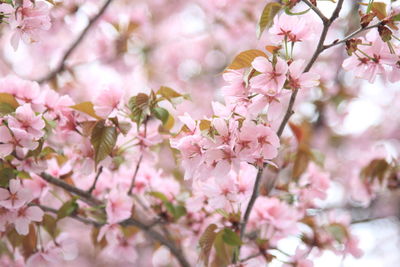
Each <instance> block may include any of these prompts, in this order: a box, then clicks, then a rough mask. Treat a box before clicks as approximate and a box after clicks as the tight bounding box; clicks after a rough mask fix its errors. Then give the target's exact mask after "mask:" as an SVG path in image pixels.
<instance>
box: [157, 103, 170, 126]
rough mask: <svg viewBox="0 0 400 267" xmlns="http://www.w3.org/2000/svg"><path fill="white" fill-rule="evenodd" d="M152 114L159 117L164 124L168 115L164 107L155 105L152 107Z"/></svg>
mask: <svg viewBox="0 0 400 267" xmlns="http://www.w3.org/2000/svg"><path fill="white" fill-rule="evenodd" d="M153 113H154V116H156V118H157V119H159V120H160V121H161V122H162V123H163V124H166V123H167V121H168V117H169V112H168V110H166V109H165V108H162V107H155V108H153Z"/></svg>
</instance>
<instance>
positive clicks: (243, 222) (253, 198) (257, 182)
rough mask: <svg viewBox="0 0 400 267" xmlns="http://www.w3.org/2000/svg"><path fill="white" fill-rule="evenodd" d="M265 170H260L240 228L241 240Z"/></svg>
mask: <svg viewBox="0 0 400 267" xmlns="http://www.w3.org/2000/svg"><path fill="white" fill-rule="evenodd" d="M263 170H264V168H258V172H257V177H256V181H255V182H254V187H253V193H252V194H251V197H250V201H249V204H248V205H247V208H246V211H245V213H244V217H243V221H242V223H241V226H240V239H242V238H243V235H244V233H245V232H246V226H247V222H248V221H249V217H250V213H251V210H252V209H253V206H254V203H255V202H256V199H257V197H258V191H259V188H260V182H261V177H262V174H263Z"/></svg>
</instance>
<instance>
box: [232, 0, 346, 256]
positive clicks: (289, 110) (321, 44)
mask: <svg viewBox="0 0 400 267" xmlns="http://www.w3.org/2000/svg"><path fill="white" fill-rule="evenodd" d="M343 2H344V0H339V1H338V4H337V6H336V8H335V10H334V11H333V13H332V16H331V18H330V19H329V20H323V24H324V27H323V29H322V32H321V36H320V38H319V41H318V45H317V48H316V50H315V52H314V54H313V55H312V57H311V59H310V61H309V62H308V64H307V66H306V67H305V69H304V71H303V72H308V71H309V70H310V69H311V67H312V66H313V65H314V63H315V61H316V60H317V58H318V56H319V55H320V54H321V53H322V51H324V50H325V49H324V42H325V39H326V36H327V34H328V30H329V27H330V26H331V25H332V23H333V22H334V21H335V20H336V18H337V17H338V16H339V12H340V10H341V9H342V6H343ZM297 93H298V90H297V89H295V90H294V91H293V92H292V95H291V96H290V101H289V105H288V107H287V110H286V113H285V115H284V117H283V119H282V122H281V124H280V125H279V128H278V131H277V135H278V136H279V137H280V136H281V135H282V133H283V130H284V129H285V127H286V124H287V123H288V121H289V119H290V117H291V116H292V114H293V113H294V111H293V106H294V103H295V101H296V96H297ZM266 166H267V164H264V167H263V168H260V169H259V170H258V173H257V177H256V181H255V183H254V188H253V193H252V195H251V197H250V201H249V204H248V206H247V208H246V211H245V215H244V218H243V221H242V223H241V229H240V237H241V238H242V237H243V236H244V234H245V230H246V225H247V222H248V219H249V217H250V213H251V210H252V208H253V206H254V203H255V201H256V199H257V197H258V191H259V184H260V180H261V177H262V172H263V170H264V169H265V168H266ZM239 255H240V253H239Z"/></svg>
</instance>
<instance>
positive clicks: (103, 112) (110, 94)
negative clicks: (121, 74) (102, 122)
mask: <svg viewBox="0 0 400 267" xmlns="http://www.w3.org/2000/svg"><path fill="white" fill-rule="evenodd" d="M123 94H124V91H123V90H122V89H121V88H119V87H109V88H108V89H105V90H102V91H101V92H100V94H99V95H98V96H97V98H96V99H95V101H94V104H95V105H94V110H95V111H96V114H97V115H99V116H100V117H103V118H107V117H108V116H112V115H115V112H114V113H113V111H116V110H117V109H118V107H119V106H121V104H122V102H121V99H122V96H123Z"/></svg>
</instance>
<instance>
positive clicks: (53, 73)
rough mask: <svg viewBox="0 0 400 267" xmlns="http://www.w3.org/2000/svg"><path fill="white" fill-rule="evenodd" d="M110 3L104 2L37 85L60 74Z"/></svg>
mask: <svg viewBox="0 0 400 267" xmlns="http://www.w3.org/2000/svg"><path fill="white" fill-rule="evenodd" d="M112 1H113V0H107V1H105V3H104V4H103V6H102V7H101V8H100V10H99V12H98V13H97V14H96V15H95V16H94V17H92V18H91V19H90V20H89V23H88V25H87V26H86V27H85V28H84V29H83V31H82V32H81V34H80V35H79V36H78V38H77V39H76V40H75V41H74V42H73V43H72V45H71V46H70V47H69V48H68V50H67V51H66V52H65V54H64V56H63V57H62V58H61V60H60V62H59V63H58V66H57V67H56V68H55V69H54V70H52V71H51V72H50V73H48V74H47V75H46V76H44V77H42V78H40V79H39V80H37V82H38V83H44V82H47V81H49V80H52V79H53V78H55V77H56V76H57V74H58V73H60V72H62V71H64V70H65V62H66V61H67V59H68V58H69V57H70V56H71V55H72V53H73V52H74V51H75V49H76V48H77V47H78V46H79V44H80V43H81V42H82V40H83V39H84V38H85V36H86V35H87V33H88V32H89V30H90V28H91V27H92V26H93V25H94V24H95V22H96V21H97V20H98V19H99V18H100V17H101V15H103V14H104V12H105V11H106V9H107V7H108V6H109V5H110V4H111V2H112Z"/></svg>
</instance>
